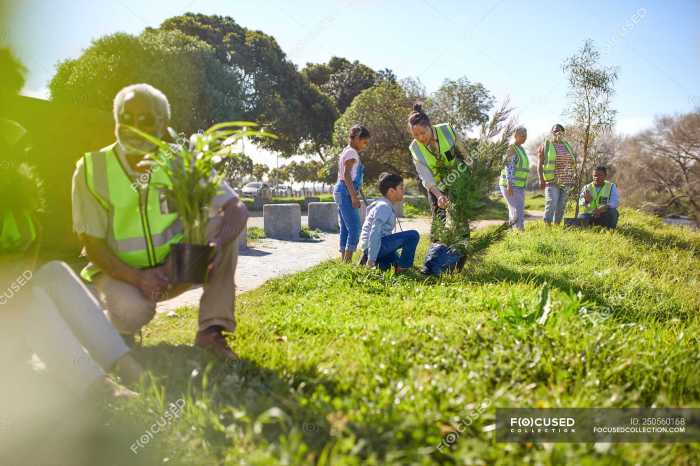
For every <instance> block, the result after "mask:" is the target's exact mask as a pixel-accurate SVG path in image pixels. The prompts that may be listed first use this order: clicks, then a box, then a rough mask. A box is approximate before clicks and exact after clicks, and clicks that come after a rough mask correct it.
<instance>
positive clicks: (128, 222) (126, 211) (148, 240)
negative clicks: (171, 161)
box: [81, 145, 183, 281]
mask: <svg viewBox="0 0 700 466" xmlns="http://www.w3.org/2000/svg"><path fill="white" fill-rule="evenodd" d="M83 163H84V167H85V177H86V178H85V182H86V184H87V187H88V190H89V191H90V192H91V193H92V195H93V196H94V197H95V199H97V202H98V203H99V204H100V205H101V206H102V207H103V208H104V209H105V210H106V211H107V214H108V225H109V227H108V231H107V238H106V241H107V245H108V246H109V248H110V249H111V250H112V251H113V252H114V253H115V255H116V256H117V257H118V258H119V259H121V260H122V261H124V262H125V263H127V264H129V265H130V266H132V267H135V268H147V267H154V266H157V265H160V264H162V263H163V262H164V261H165V259H166V258H167V257H168V254H169V253H170V245H171V244H175V243H179V242H181V241H182V238H183V234H182V223H181V222H180V221H179V219H178V215H177V213H175V212H168V211H167V206H165V204H166V203H165V202H164V189H166V188H167V187H170V186H172V184H171V182H170V179H169V178H168V177H167V175H166V174H165V173H164V172H163V171H162V170H158V169H154V170H153V171H152V172H151V173H150V175H149V176H148V180H147V183H146V186H145V188H140V187H138V184H136V183H135V182H134V181H132V180H131V178H129V176H128V175H127V172H126V169H125V167H123V166H122V163H121V161H120V160H119V157H118V156H117V154H116V152H115V151H114V145H112V146H109V147H106V148H105V149H102V150H101V151H99V152H94V153H88V154H85V156H84V158H83ZM144 206H145V207H144ZM164 206H165V207H164ZM163 210H165V212H163ZM98 272H99V269H98V268H97V267H96V266H95V265H94V264H89V265H88V266H87V267H86V268H85V269H83V271H82V272H81V276H82V277H83V278H84V279H85V280H87V281H91V280H92V278H93V277H94V275H95V274H96V273H98Z"/></svg>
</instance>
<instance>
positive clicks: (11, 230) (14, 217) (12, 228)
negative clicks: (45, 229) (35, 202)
mask: <svg viewBox="0 0 700 466" xmlns="http://www.w3.org/2000/svg"><path fill="white" fill-rule="evenodd" d="M0 220H2V224H0V253H2V252H5V253H12V254H14V253H21V252H24V251H26V250H27V249H28V248H29V247H30V246H31V245H32V243H34V241H36V237H37V235H36V226H35V225H34V221H33V220H32V216H31V215H30V214H29V212H26V211H23V212H20V213H19V214H15V213H14V212H12V211H6V212H5V213H4V214H3V215H2V217H0Z"/></svg>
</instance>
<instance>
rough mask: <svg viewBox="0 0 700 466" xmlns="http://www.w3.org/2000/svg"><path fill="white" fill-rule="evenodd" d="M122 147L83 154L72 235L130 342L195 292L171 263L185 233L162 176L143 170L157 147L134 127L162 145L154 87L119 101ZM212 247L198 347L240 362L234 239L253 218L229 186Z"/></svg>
mask: <svg viewBox="0 0 700 466" xmlns="http://www.w3.org/2000/svg"><path fill="white" fill-rule="evenodd" d="M113 112H114V120H115V123H116V128H115V135H116V139H117V142H116V143H114V144H112V145H110V146H108V147H105V148H104V149H102V150H100V151H98V152H92V153H89V154H85V156H84V157H83V158H81V159H80V160H79V161H78V163H77V166H76V170H75V173H74V175H73V228H74V230H75V231H76V233H77V234H78V235H79V238H80V241H81V242H82V244H83V246H84V248H85V252H86V253H87V257H88V259H89V260H90V264H89V265H88V266H87V267H86V268H85V269H84V270H83V271H82V273H81V276H82V277H83V278H84V279H85V280H86V281H88V282H91V283H92V285H93V286H94V288H95V289H96V291H97V293H96V294H97V297H98V299H99V300H100V302H101V303H102V305H103V306H104V307H105V309H106V313H107V316H108V317H109V319H110V321H111V322H112V324H113V325H114V326H115V327H116V328H117V330H119V332H120V333H121V334H122V335H123V336H124V337H125V339H126V340H127V341H129V340H131V341H133V335H134V334H135V333H137V332H139V330H140V329H141V327H143V326H144V325H146V324H147V323H148V322H150V321H151V319H153V317H154V315H155V309H156V304H157V303H158V301H163V300H166V299H169V298H172V297H174V296H177V295H178V294H180V293H182V292H184V291H186V290H187V289H189V287H190V285H189V284H175V283H173V282H172V281H171V279H170V277H169V275H170V273H169V271H170V264H169V262H168V261H167V259H168V257H169V252H170V245H172V244H174V243H177V242H180V241H181V240H182V225H181V224H180V222H179V221H178V216H177V213H176V212H173V211H172V210H171V209H170V207H169V206H168V205H167V202H165V200H164V197H163V193H162V192H160V190H159V188H158V186H159V183H165V184H166V185H167V184H168V183H169V180H168V179H167V177H166V176H165V174H164V173H163V172H162V171H159V170H154V171H153V172H148V170H147V169H146V168H144V167H142V166H139V162H140V161H141V160H142V159H143V157H144V156H145V154H147V153H148V152H150V151H152V150H154V146H153V145H152V144H151V143H149V142H147V141H145V140H144V139H142V138H140V137H139V136H137V135H136V134H135V133H134V132H133V131H130V130H129V126H132V127H137V128H139V129H140V130H142V131H144V132H147V133H150V134H153V135H154V136H156V137H159V138H162V137H163V136H164V135H165V134H166V128H167V125H168V123H169V121H170V104H169V102H168V99H167V98H166V97H165V95H163V93H162V92H160V91H159V90H157V89H155V88H154V87H152V86H150V85H148V84H135V85H132V86H127V87H125V88H124V89H122V90H121V91H119V93H118V94H117V95H116V97H115V98H114V106H113ZM211 212H212V214H211V217H210V222H209V241H210V242H212V243H214V244H215V250H216V256H215V258H214V260H213V262H212V265H211V268H210V273H209V278H208V281H207V283H206V284H205V285H204V294H203V295H202V298H201V301H200V308H199V330H198V332H197V336H196V338H195V344H196V345H197V346H199V347H201V348H204V349H207V350H211V351H212V352H213V353H215V354H216V355H218V356H220V357H223V358H226V359H236V358H237V356H236V355H235V353H233V351H232V350H231V348H230V347H229V346H228V343H227V342H226V338H225V336H224V332H233V331H234V330H235V326H236V323H235V319H234V314H233V306H234V295H235V285H234V273H235V270H236V260H237V251H238V248H237V247H236V241H235V240H236V238H237V237H238V235H239V233H240V232H241V231H242V229H243V228H244V226H245V223H246V220H247V217H248V212H247V210H246V208H245V206H244V205H243V204H242V203H241V202H240V200H239V199H238V197H237V196H236V194H235V193H234V192H233V190H232V189H231V188H230V186H228V184H226V183H223V184H222V185H221V187H220V191H219V195H218V196H217V197H216V198H215V199H214V201H213V205H212V206H211Z"/></svg>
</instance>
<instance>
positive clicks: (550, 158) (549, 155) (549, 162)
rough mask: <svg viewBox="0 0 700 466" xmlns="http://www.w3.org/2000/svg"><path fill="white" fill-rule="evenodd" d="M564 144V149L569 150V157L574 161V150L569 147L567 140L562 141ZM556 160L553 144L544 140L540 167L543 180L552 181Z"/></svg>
mask: <svg viewBox="0 0 700 466" xmlns="http://www.w3.org/2000/svg"><path fill="white" fill-rule="evenodd" d="M563 144H564V145H565V146H566V150H568V151H569V154H571V157H572V158H573V159H574V162H575V161H576V155H575V154H574V150H573V149H572V148H571V146H570V145H569V143H568V142H566V141H563ZM556 160H557V150H556V149H555V148H554V144H553V143H552V142H551V141H550V140H549V139H547V140H546V141H545V142H544V165H543V167H542V174H543V175H544V180H545V181H552V180H553V179H554V166H555V162H556Z"/></svg>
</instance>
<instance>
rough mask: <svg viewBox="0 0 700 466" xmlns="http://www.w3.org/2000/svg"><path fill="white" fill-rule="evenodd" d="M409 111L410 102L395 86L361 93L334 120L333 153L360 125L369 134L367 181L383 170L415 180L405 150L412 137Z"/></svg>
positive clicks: (390, 83) (384, 86) (387, 85)
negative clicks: (409, 128) (408, 120)
mask: <svg viewBox="0 0 700 466" xmlns="http://www.w3.org/2000/svg"><path fill="white" fill-rule="evenodd" d="M411 109H412V102H411V100H410V99H409V98H408V97H407V95H406V92H405V90H404V89H403V88H402V87H401V86H400V85H399V84H397V83H392V82H390V81H384V82H382V83H380V84H379V85H377V86H374V87H371V88H369V89H366V90H364V91H363V92H362V93H360V94H359V95H358V96H357V97H355V99H354V100H353V102H352V104H351V105H350V106H349V107H348V108H347V110H345V113H343V115H342V116H341V117H340V118H339V119H338V121H336V124H335V131H334V135H333V141H334V147H335V149H334V150H335V152H336V154H337V153H339V152H340V150H341V149H342V147H343V146H344V145H345V144H347V139H348V134H349V132H350V128H351V127H352V126H353V125H355V124H362V125H364V126H366V127H367V128H368V129H369V131H370V134H371V140H370V144H369V147H368V148H367V150H366V152H365V154H364V157H363V162H364V164H365V166H366V172H365V173H366V176H367V178H368V179H369V180H374V179H376V178H377V177H378V176H379V174H380V173H381V172H383V171H392V172H395V173H399V174H401V175H402V176H405V177H411V178H413V177H415V176H416V172H415V167H414V166H413V161H412V160H411V155H410V153H409V151H408V145H409V144H410V143H411V137H410V136H409V133H408V129H407V126H406V118H407V117H408V115H409V113H410V112H411Z"/></svg>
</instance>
